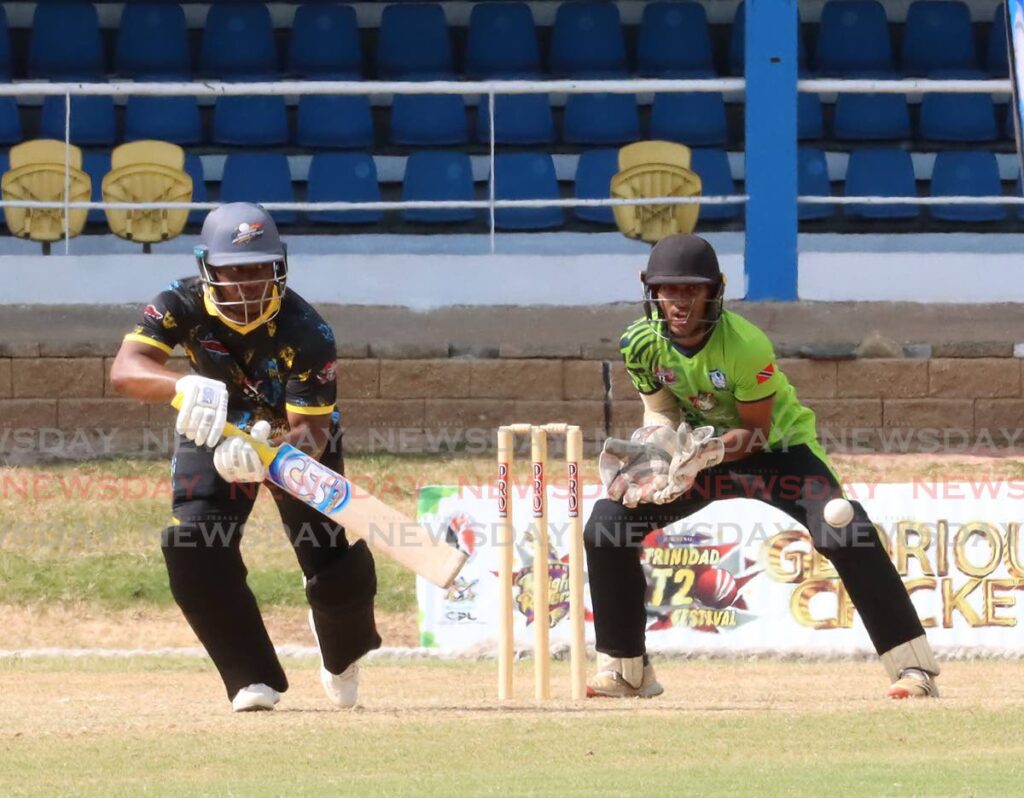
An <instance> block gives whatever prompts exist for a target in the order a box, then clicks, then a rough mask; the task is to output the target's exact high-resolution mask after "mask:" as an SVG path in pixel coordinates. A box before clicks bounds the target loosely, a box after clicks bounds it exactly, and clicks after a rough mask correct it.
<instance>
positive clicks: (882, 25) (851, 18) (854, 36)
mask: <svg viewBox="0 0 1024 798" xmlns="http://www.w3.org/2000/svg"><path fill="white" fill-rule="evenodd" d="M814 63H815V64H816V65H817V69H818V73H819V74H821V75H822V76H829V75H834V76H846V77H848V76H859V75H863V74H865V73H869V74H878V73H889V72H892V71H893V69H894V64H893V59H892V42H891V41H890V39H889V24H888V20H887V19H886V17H885V8H884V7H883V6H882V4H881V3H879V2H877V0H832V2H830V3H826V4H825V7H824V8H823V9H822V12H821V23H820V25H819V28H818V42H817V47H816V49H815V56H814Z"/></svg>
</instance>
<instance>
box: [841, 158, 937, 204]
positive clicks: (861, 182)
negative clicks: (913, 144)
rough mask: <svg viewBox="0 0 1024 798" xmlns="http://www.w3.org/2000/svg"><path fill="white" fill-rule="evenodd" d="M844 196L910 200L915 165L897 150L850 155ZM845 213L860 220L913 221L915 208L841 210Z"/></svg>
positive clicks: (913, 189)
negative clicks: (906, 198)
mask: <svg viewBox="0 0 1024 798" xmlns="http://www.w3.org/2000/svg"><path fill="white" fill-rule="evenodd" d="M846 194H847V195H848V196H852V197H870V196H878V197H913V196H915V195H916V194H917V190H916V188H915V185H914V162H913V159H912V158H911V156H910V153H909V152H907V151H905V150H898V149H888V148H884V149H864V150H854V151H853V152H852V153H850V161H849V164H848V165H847V167H846ZM844 212H845V213H846V214H847V215H849V216H853V217H857V218H862V219H916V218H917V217H918V216H919V215H920V213H921V210H920V208H919V207H918V206H916V205H884V204H878V205H866V204H860V203H858V204H854V205H846V206H844Z"/></svg>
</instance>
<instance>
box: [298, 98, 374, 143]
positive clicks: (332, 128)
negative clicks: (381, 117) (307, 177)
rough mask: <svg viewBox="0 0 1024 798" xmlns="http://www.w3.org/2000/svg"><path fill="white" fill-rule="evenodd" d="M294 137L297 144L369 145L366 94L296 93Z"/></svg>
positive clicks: (370, 122)
mask: <svg viewBox="0 0 1024 798" xmlns="http://www.w3.org/2000/svg"><path fill="white" fill-rule="evenodd" d="M296 141H297V142H298V144H299V146H300V147H327V148H332V147H333V148H349V147H364V148H365V147H371V146H372V145H373V142H374V134H373V115H372V113H371V111H370V98H369V97H365V96H362V95H357V94H335V95H330V94H304V95H302V96H301V97H299V121H298V129H297V131H296Z"/></svg>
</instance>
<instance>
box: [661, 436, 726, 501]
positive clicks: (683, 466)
mask: <svg viewBox="0 0 1024 798" xmlns="http://www.w3.org/2000/svg"><path fill="white" fill-rule="evenodd" d="M685 426H686V424H685V422H684V423H683V424H681V425H680V427H679V432H678V434H677V436H676V440H677V442H678V449H677V450H676V452H675V453H674V454H673V456H672V463H671V465H670V466H669V473H668V480H667V483H666V484H665V485H664V487H662V488H661V489H659V490H658V491H657V492H656V493H655V494H654V495H653V496H652V497H651V502H652V503H653V504H668V503H669V502H673V501H675V500H676V499H678V498H679V497H680V496H682V495H683V494H684V493H686V491H688V490H689V489H690V488H692V487H693V483H694V480H696V479H697V474H699V473H700V472H701V471H703V470H704V469H705V468H711V467H712V466H716V465H718V464H719V463H721V462H722V459H723V458H724V457H725V444H724V443H722V439H721V438H718V437H715V429H714V427H697V429H695V430H692V431H691V430H689V428H687V431H686V434H685V436H684V435H683V433H682V430H683V427H685Z"/></svg>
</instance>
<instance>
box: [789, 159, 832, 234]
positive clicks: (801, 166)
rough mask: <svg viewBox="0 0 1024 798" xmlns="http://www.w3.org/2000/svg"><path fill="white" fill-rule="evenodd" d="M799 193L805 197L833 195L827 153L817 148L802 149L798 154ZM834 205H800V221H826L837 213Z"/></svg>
mask: <svg viewBox="0 0 1024 798" xmlns="http://www.w3.org/2000/svg"><path fill="white" fill-rule="evenodd" d="M797 169H798V172H797V192H798V193H799V194H800V196H804V197H827V196H829V195H831V194H832V186H831V184H830V181H829V176H828V162H827V160H826V158H825V153H824V152H823V151H822V150H819V149H817V148H816V147H801V148H800V150H799V152H798V153H797ZM835 210H836V209H835V206H834V205H824V204H821V205H819V204H817V203H815V204H813V205H812V204H808V203H800V211H799V214H800V219H801V220H802V221H811V220H816V219H826V218H828V217H829V216H832V214H834V213H835Z"/></svg>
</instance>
